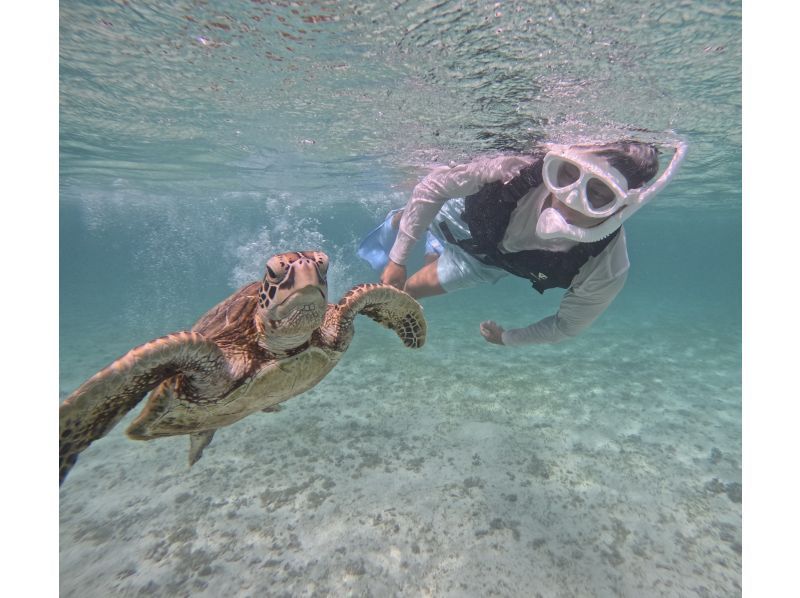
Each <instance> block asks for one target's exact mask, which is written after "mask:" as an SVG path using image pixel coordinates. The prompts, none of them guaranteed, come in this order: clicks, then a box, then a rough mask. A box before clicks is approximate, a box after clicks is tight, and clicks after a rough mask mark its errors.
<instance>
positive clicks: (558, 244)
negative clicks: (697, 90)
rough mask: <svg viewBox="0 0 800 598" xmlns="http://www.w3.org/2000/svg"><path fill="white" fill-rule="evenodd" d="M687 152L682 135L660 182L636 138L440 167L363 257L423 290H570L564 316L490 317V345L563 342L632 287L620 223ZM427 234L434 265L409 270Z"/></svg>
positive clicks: (398, 282) (388, 279) (403, 284)
mask: <svg viewBox="0 0 800 598" xmlns="http://www.w3.org/2000/svg"><path fill="white" fill-rule="evenodd" d="M685 154H686V145H685V144H684V143H682V142H681V143H678V144H677V146H676V147H675V153H674V155H673V156H672V159H671V161H670V164H669V165H668V166H667V168H666V169H665V170H664V172H663V173H662V174H661V176H660V177H659V178H658V179H657V180H656V181H655V182H653V183H652V184H650V185H647V183H648V182H649V181H650V180H651V179H653V177H655V175H656V174H657V172H658V151H657V150H656V148H655V146H653V145H650V144H644V143H640V142H635V141H620V142H616V143H609V144H602V145H572V146H563V145H559V146H556V145H549V146H543V147H542V148H541V149H539V150H537V151H535V152H533V153H532V154H529V155H513V156H500V157H494V158H483V159H478V160H476V161H473V162H470V163H468V164H462V165H456V166H443V167H439V168H436V169H435V170H433V171H432V172H431V173H430V174H429V175H428V176H427V177H425V178H424V179H423V180H422V181H421V182H420V183H419V184H418V185H417V186H416V187H415V188H414V191H413V192H412V195H411V199H410V200H409V201H408V203H407V204H406V206H405V207H404V208H403V209H402V210H394V211H393V212H390V213H389V214H388V215H387V217H386V220H385V221H384V223H383V224H382V225H381V226H379V227H378V228H377V229H375V230H374V231H372V232H371V233H370V234H369V235H368V236H367V238H365V239H364V241H363V242H362V243H361V246H360V247H359V249H358V255H359V256H360V257H362V258H363V259H365V260H367V261H368V262H369V263H370V264H371V265H372V267H373V268H374V269H376V270H379V271H380V270H382V274H381V282H384V283H388V284H391V285H393V286H395V287H397V288H402V289H404V290H405V291H406V292H408V293H409V294H410V295H411V296H412V297H415V298H421V297H429V296H433V295H441V294H443V293H449V292H452V291H456V290H459V289H464V288H468V287H472V286H475V285H477V284H481V283H495V282H497V281H498V280H500V279H501V278H503V277H505V276H508V275H509V274H512V275H514V276H519V277H521V278H525V279H527V280H529V281H530V282H531V284H532V285H533V288H534V289H536V290H537V291H538V292H539V293H543V292H544V291H545V290H547V289H550V288H556V287H558V288H564V289H567V291H566V293H565V294H564V296H563V298H562V299H561V303H560V305H559V308H558V311H557V313H556V314H554V315H551V316H548V317H546V318H544V319H542V320H539V321H538V322H535V323H533V324H531V325H530V326H528V327H526V328H518V329H513V330H504V329H503V327H502V326H500V325H499V324H497V323H496V322H493V321H491V320H490V321H486V322H483V323H482V324H481V325H480V333H481V334H482V335H483V337H484V338H485V339H486V340H487V341H488V342H490V343H495V344H499V345H526V344H545V343H557V342H559V341H562V340H564V339H567V338H571V337H574V336H576V335H578V334H580V333H581V332H582V331H584V330H586V329H587V328H588V327H589V326H590V325H591V324H592V322H594V321H595V320H596V319H597V318H598V317H599V316H600V314H602V313H603V312H604V311H605V310H606V308H608V306H609V305H610V304H611V302H612V301H613V300H614V298H615V297H616V296H617V294H618V293H619V291H620V290H621V289H622V287H623V285H624V284H625V279H626V278H627V274H628V269H629V267H630V263H629V261H628V250H627V246H626V243H625V231H624V230H623V228H622V223H623V222H624V221H625V220H627V219H628V218H630V217H631V216H632V215H633V214H634V213H635V212H636V211H637V210H639V208H641V207H642V206H643V205H645V204H646V203H647V202H649V201H650V200H651V199H652V198H653V196H654V195H655V194H656V193H658V192H659V191H660V190H661V189H663V188H664V187H665V186H666V184H667V183H668V182H669V180H670V179H671V178H672V177H673V176H674V174H675V172H676V171H677V169H678V166H679V165H680V163H681V161H682V160H683V158H684V156H685ZM423 234H425V235H426V243H425V245H426V249H425V253H426V263H425V265H424V266H423V267H422V268H420V269H419V270H418V271H417V272H416V273H415V274H414V275H413V276H411V277H410V278H407V275H406V267H405V264H406V262H407V260H408V257H409V254H410V252H411V250H412V248H413V246H414V244H415V243H416V242H417V240H418V239H421V238H422V236H423Z"/></svg>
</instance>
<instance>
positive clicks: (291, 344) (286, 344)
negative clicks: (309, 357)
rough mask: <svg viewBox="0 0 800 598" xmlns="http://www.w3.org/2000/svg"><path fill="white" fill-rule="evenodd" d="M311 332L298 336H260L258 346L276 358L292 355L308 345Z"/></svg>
mask: <svg viewBox="0 0 800 598" xmlns="http://www.w3.org/2000/svg"><path fill="white" fill-rule="evenodd" d="M311 334H312V332H304V333H300V334H275V333H274V331H273V335H272V336H270V335H269V334H266V333H265V334H262V335H261V337H260V338H259V339H258V344H259V345H260V346H261V347H262V348H264V349H266V350H267V351H269V352H270V353H272V354H273V355H276V356H278V357H284V356H287V355H293V354H295V353H297V351H298V349H303V348H305V347H306V346H307V345H308V341H309V340H310V339H311Z"/></svg>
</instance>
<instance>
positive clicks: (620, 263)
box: [481, 231, 630, 345]
mask: <svg viewBox="0 0 800 598" xmlns="http://www.w3.org/2000/svg"><path fill="white" fill-rule="evenodd" d="M629 268H630V263H629V262H628V250H627V247H626V243H625V232H624V231H621V232H620V234H619V236H618V237H617V238H616V239H615V240H614V241H612V242H611V243H610V244H609V246H608V247H606V249H605V250H604V251H603V252H602V253H601V254H600V255H598V256H597V257H596V258H594V260H592V261H590V262H589V263H587V264H586V265H585V266H584V267H583V268H582V269H581V271H580V272H579V273H578V275H577V276H576V277H575V282H574V283H573V285H572V287H570V289H569V290H568V291H567V292H566V293H565V294H564V297H563V298H562V300H561V304H560V305H559V308H558V312H557V313H556V314H554V315H552V316H548V317H546V318H543V319H542V320H539V321H538V322H535V323H533V324H531V325H530V326H528V327H526V328H517V329H513V330H503V329H502V327H500V326H498V325H497V324H495V323H494V322H484V323H483V324H481V334H482V335H483V336H484V338H486V340H487V341H489V342H494V343H496V344H503V345H530V344H552V343H558V342H560V341H563V340H566V339H568V338H572V337H574V336H577V335H578V334H580V333H581V332H583V331H584V330H586V329H587V328H589V326H591V325H592V323H593V322H594V321H595V320H596V319H597V318H598V317H599V316H600V315H601V314H602V313H603V312H604V311H605V310H606V309H607V308H608V306H609V305H611V303H612V302H613V301H614V298H615V297H616V296H617V294H618V293H619V292H620V291H621V290H622V287H623V286H624V285H625V280H626V279H627V277H628V269H629Z"/></svg>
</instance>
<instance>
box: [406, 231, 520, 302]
mask: <svg viewBox="0 0 800 598" xmlns="http://www.w3.org/2000/svg"><path fill="white" fill-rule="evenodd" d="M507 275H508V272H506V271H505V270H501V269H500V268H495V267H493V266H487V265H486V264H484V263H482V262H480V261H478V260H477V259H475V258H474V257H472V256H471V255H469V254H468V253H467V252H466V251H464V250H463V249H461V248H460V247H458V246H456V245H450V244H447V245H445V247H444V251H443V253H442V254H441V255H440V256H439V257H438V258H434V259H432V260H431V261H430V262H429V263H427V264H426V265H425V266H423V267H422V268H420V269H419V271H417V272H416V273H415V274H414V275H413V276H411V277H409V279H408V280H407V281H406V285H405V291H406V292H407V293H408V294H409V295H411V296H412V297H414V298H416V299H419V298H422V297H432V296H434V295H443V294H445V293H452V292H453V291H458V290H460V289H467V288H470V287H474V286H475V285H478V284H486V283H489V284H494V283H495V282H497V281H498V280H500V279H501V278H503V277H504V276H507Z"/></svg>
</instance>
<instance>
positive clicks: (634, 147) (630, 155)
mask: <svg viewBox="0 0 800 598" xmlns="http://www.w3.org/2000/svg"><path fill="white" fill-rule="evenodd" d="M576 147H580V148H585V149H587V150H589V151H590V152H592V153H593V154H595V155H597V156H600V157H601V158H605V159H606V160H608V163H609V164H610V165H611V166H613V167H614V168H616V169H617V170H619V171H620V173H622V175H623V176H624V177H625V179H626V180H627V181H628V189H636V188H637V187H641V186H642V185H644V184H645V183H646V182H647V181H649V180H650V179H652V178H653V177H654V176H656V173H657V172H658V150H657V149H656V147H655V146H654V145H651V144H649V143H641V142H639V141H617V142H615V143H606V144H603V145H591V146H590V145H586V146H576Z"/></svg>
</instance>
